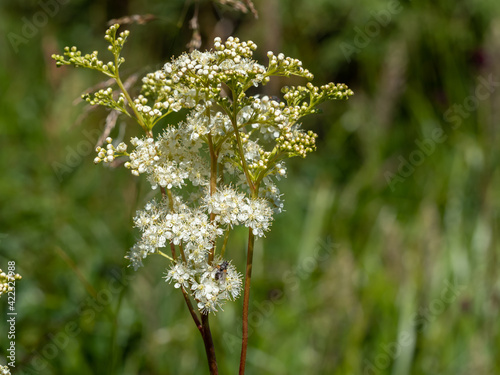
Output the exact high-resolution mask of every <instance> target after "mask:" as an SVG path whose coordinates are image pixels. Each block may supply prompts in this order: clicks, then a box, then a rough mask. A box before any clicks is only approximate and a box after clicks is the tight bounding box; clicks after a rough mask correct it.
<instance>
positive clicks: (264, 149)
mask: <svg viewBox="0 0 500 375" xmlns="http://www.w3.org/2000/svg"><path fill="white" fill-rule="evenodd" d="M118 27H119V25H113V26H112V27H110V28H109V30H108V31H107V32H106V37H105V38H106V40H107V41H108V42H109V43H110V46H109V50H110V51H111V52H112V53H113V55H114V59H113V60H112V61H109V62H105V61H102V60H99V59H98V53H97V52H93V53H91V54H86V55H85V54H82V53H81V52H80V51H78V50H77V48H76V47H73V48H66V49H65V52H64V56H57V55H54V56H53V58H54V59H55V60H56V62H57V65H58V66H60V65H68V64H73V65H75V66H80V67H86V68H89V69H94V70H98V71H100V72H102V73H103V74H105V75H106V76H109V77H112V78H114V79H115V80H116V81H117V82H120V77H119V75H118V69H119V66H120V64H122V63H123V61H124V60H123V58H122V57H121V56H120V53H121V49H122V47H123V45H124V43H125V41H126V39H127V37H128V32H122V33H120V34H118V35H117V29H118ZM256 49H257V45H256V44H255V43H254V42H252V41H241V40H240V39H238V38H235V37H229V38H227V40H225V41H222V39H221V38H215V39H214V48H213V49H212V50H210V51H205V52H202V51H197V50H194V51H192V52H190V53H184V54H182V55H181V56H179V57H177V58H172V60H171V61H169V62H167V63H165V64H164V65H163V67H162V68H161V69H159V70H156V71H154V72H151V73H148V74H147V75H146V76H145V77H143V78H142V80H141V84H142V87H141V92H140V94H139V95H138V96H137V97H135V98H131V97H130V95H129V94H128V93H127V92H126V90H124V92H115V91H113V88H112V87H108V88H104V89H101V90H98V91H97V92H95V93H93V94H88V95H85V100H87V101H88V102H89V103H90V104H92V105H103V106H106V107H108V108H111V109H113V110H116V111H118V112H120V113H123V114H126V115H127V116H130V117H133V118H134V117H135V119H136V120H137V122H138V124H139V125H140V126H141V128H142V129H143V130H144V132H145V135H144V136H143V137H133V138H131V139H130V141H129V142H128V144H127V143H125V142H121V143H119V144H118V145H117V144H116V143H115V144H114V143H113V140H112V139H111V138H110V137H108V138H107V139H106V145H105V146H103V147H97V149H96V152H97V155H96V157H95V159H94V162H95V163H101V162H103V163H112V162H114V161H115V160H116V159H117V158H125V159H128V160H126V161H125V163H124V166H125V167H126V168H128V169H130V171H131V173H132V174H133V175H135V176H141V175H143V176H145V178H146V179H147V180H148V181H149V183H150V184H151V188H152V189H157V191H158V190H160V191H161V197H160V196H159V195H160V194H159V193H158V196H157V197H155V198H154V199H152V200H150V201H149V202H148V203H146V205H145V206H144V208H142V209H140V210H138V211H137V213H136V215H135V217H134V220H133V222H134V227H135V228H137V230H138V231H139V233H140V238H139V239H138V241H137V242H136V243H135V244H134V246H133V247H132V248H131V249H130V250H129V251H128V253H127V255H126V256H125V258H127V259H128V260H129V261H130V264H131V266H133V267H134V269H138V268H139V267H142V266H143V263H144V261H145V259H146V258H148V257H149V256H151V255H152V254H156V253H160V252H161V253H162V255H163V256H166V257H169V256H168V255H166V253H172V257H173V258H172V260H171V264H170V266H169V268H168V271H167V273H166V276H165V281H167V282H170V283H173V284H174V287H175V288H181V289H182V290H183V292H184V293H186V294H188V295H189V298H191V299H194V301H196V303H195V305H196V306H197V308H198V309H199V310H200V311H201V312H203V313H209V312H216V311H218V310H219V309H220V308H222V306H223V305H224V303H225V302H226V301H228V300H233V299H235V298H237V297H238V296H239V294H240V292H241V284H242V281H241V274H239V273H238V272H237V270H236V268H235V266H234V265H233V264H232V263H231V261H230V260H224V259H222V257H221V255H220V254H227V253H230V250H231V249H230V247H229V246H226V245H227V241H228V239H229V232H230V231H231V230H232V229H233V228H234V227H236V226H245V227H247V228H249V230H250V234H251V236H252V240H253V238H254V237H253V236H255V237H257V238H259V237H263V236H264V235H265V233H266V232H267V231H269V230H270V227H271V224H272V221H273V215H274V214H275V213H279V212H282V211H283V209H284V204H283V199H282V194H281V193H280V190H279V188H278V186H277V181H278V180H280V179H282V178H285V177H286V165H285V160H286V159H287V158H290V157H295V156H300V157H305V156H306V155H307V154H308V153H310V152H312V151H314V150H315V148H316V146H315V140H316V137H317V135H316V134H314V133H313V132H311V131H305V130H303V129H302V127H301V124H300V120H301V118H302V117H304V116H306V115H309V114H312V113H315V112H316V111H317V109H316V107H317V105H318V104H320V103H322V102H324V101H325V100H330V99H332V100H337V99H346V98H347V97H349V96H350V95H352V91H351V90H349V89H348V88H347V86H346V85H344V84H333V83H330V84H327V85H323V86H320V87H317V86H314V85H313V84H312V83H310V82H309V83H307V84H305V85H304V86H290V87H285V88H283V90H282V98H279V97H274V96H273V97H270V96H259V95H249V94H248V92H247V91H248V89H249V88H251V87H252V86H259V85H263V84H266V83H268V82H269V80H270V77H272V76H285V77H288V76H292V75H293V76H297V77H302V78H303V79H305V80H311V79H312V78H313V75H312V74H311V72H309V71H308V70H307V69H306V68H304V67H303V66H302V62H301V61H300V60H297V59H294V58H291V57H287V56H285V55H284V54H282V53H279V54H277V55H275V54H274V53H273V52H268V54H267V57H268V64H267V65H264V64H261V63H260V62H258V61H256V60H255V59H254V57H253V53H254V51H255V50H256ZM118 86H120V87H122V86H123V85H118ZM182 109H184V110H185V112H186V115H185V117H184V120H183V121H180V122H178V123H176V124H163V125H162V129H163V130H162V131H158V132H153V128H154V127H155V126H156V125H157V124H158V123H159V122H160V121H161V120H162V119H164V118H165V117H166V116H167V115H169V114H170V113H172V112H179V111H181V110H182ZM180 114H181V113H179V115H180ZM113 164H116V163H113ZM221 243H223V245H222V246H223V249H222V250H221V249H220V244H221ZM252 243H253V242H252ZM252 246H253V245H252ZM165 248H168V251H167V252H164V251H163V250H164V249H165ZM226 250H227V252H226ZM0 293H1V290H0Z"/></svg>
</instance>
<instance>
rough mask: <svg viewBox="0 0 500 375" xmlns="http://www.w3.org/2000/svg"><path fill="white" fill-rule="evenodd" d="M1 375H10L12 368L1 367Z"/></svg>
mask: <svg viewBox="0 0 500 375" xmlns="http://www.w3.org/2000/svg"><path fill="white" fill-rule="evenodd" d="M0 375H10V367H9V366H0Z"/></svg>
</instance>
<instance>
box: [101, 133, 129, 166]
mask: <svg viewBox="0 0 500 375" xmlns="http://www.w3.org/2000/svg"><path fill="white" fill-rule="evenodd" d="M112 142H113V139H112V138H111V137H107V138H106V143H107V145H106V148H103V147H100V146H98V147H97V148H96V150H95V151H96V152H97V156H96V157H95V159H94V163H95V164H98V163H100V162H104V163H111V162H112V161H114V160H115V159H116V158H117V157H119V156H126V155H128V154H127V144H126V143H124V142H121V143H120V144H119V145H118V146H116V147H115V146H114V145H113V143H112Z"/></svg>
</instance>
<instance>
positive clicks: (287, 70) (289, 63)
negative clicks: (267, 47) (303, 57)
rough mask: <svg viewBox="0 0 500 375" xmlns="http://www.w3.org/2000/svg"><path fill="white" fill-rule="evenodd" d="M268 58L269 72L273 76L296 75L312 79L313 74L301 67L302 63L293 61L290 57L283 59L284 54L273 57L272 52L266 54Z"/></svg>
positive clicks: (296, 60)
mask: <svg viewBox="0 0 500 375" xmlns="http://www.w3.org/2000/svg"><path fill="white" fill-rule="evenodd" d="M267 57H268V58H269V68H268V69H269V70H270V71H272V72H273V74H274V75H282V76H286V77H288V76H290V75H297V76H300V77H304V78H306V79H308V80H312V79H313V78H314V76H313V74H312V73H311V72H310V71H309V70H308V69H304V68H303V67H302V61H300V60H298V59H294V58H291V57H285V55H284V54H282V53H280V54H278V56H275V55H274V53H273V52H272V51H269V52H268V53H267Z"/></svg>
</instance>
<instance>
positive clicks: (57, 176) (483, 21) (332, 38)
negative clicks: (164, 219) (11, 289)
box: [0, 0, 500, 375]
mask: <svg viewBox="0 0 500 375" xmlns="http://www.w3.org/2000/svg"><path fill="white" fill-rule="evenodd" d="M48 3H51V4H57V7H56V6H52V8H48V7H47V6H45V7H42V5H41V4H44V5H46V4H48ZM62 3H63V1H61V2H60V3H59V2H57V1H56V0H54V1H52V2H50V1H43V0H42V1H41V2H40V3H39V2H38V1H11V0H7V1H2V4H1V5H0V30H1V34H2V36H3V38H2V39H0V87H1V90H0V93H1V95H2V96H1V101H0V150H1V158H0V171H1V172H2V177H1V179H0V208H1V209H0V267H1V268H6V266H5V264H6V262H7V260H15V261H16V263H17V272H19V273H21V274H22V275H23V280H22V281H20V282H18V283H17V293H16V297H17V305H16V307H17V310H18V314H19V316H18V320H17V327H16V329H17V331H16V334H17V337H16V344H17V346H16V349H17V351H16V355H17V361H18V362H17V365H18V368H17V372H15V373H16V374H22V373H23V370H24V373H25V374H38V373H41V374H79V375H80V374H81V375H86V374H120V375H122V374H123V375H125V374H131V375H132V374H151V375H153V374H154V375H156V374H158V375H160V374H206V373H207V369H206V364H205V362H204V361H205V358H204V352H203V345H202V342H201V340H199V337H198V333H197V332H196V328H195V327H194V326H193V324H192V322H191V320H190V318H189V316H188V313H187V310H186V308H185V306H184V302H183V301H182V298H181V296H180V294H179V293H175V292H173V291H172V288H170V287H167V285H165V283H164V281H163V279H161V278H160V276H161V275H162V272H163V270H164V267H165V264H164V263H163V262H162V260H161V259H160V258H159V257H158V258H153V257H150V258H148V261H147V262H146V263H147V264H146V267H145V268H142V269H140V270H139V271H138V272H137V273H134V272H133V271H132V270H130V269H125V268H124V267H125V266H126V264H127V263H126V261H125V259H123V256H124V255H125V252H126V250H127V249H128V248H129V247H130V246H131V245H132V244H133V242H134V236H136V235H137V233H135V232H131V231H130V226H131V217H132V215H133V213H134V211H135V209H136V207H138V206H139V207H140V206H142V204H143V202H144V201H145V199H147V197H145V196H144V194H145V193H146V192H148V188H147V186H146V185H145V184H146V182H145V181H142V180H141V179H138V178H135V177H133V176H131V175H130V173H129V171H127V170H125V169H120V168H119V169H114V170H111V169H107V168H103V167H102V165H99V166H94V165H93V163H92V159H93V158H94V153H93V150H92V149H93V147H94V145H95V142H96V141H97V138H98V136H99V134H100V131H101V130H102V129H103V127H104V118H105V115H106V112H105V111H104V110H102V109H98V110H96V111H93V112H85V111H86V110H87V109H88V107H87V106H86V105H85V104H83V103H80V104H77V105H73V102H74V99H75V98H78V97H79V95H80V94H81V93H82V92H83V91H84V90H86V89H87V88H89V87H90V86H93V85H95V84H97V83H99V80H100V79H102V77H100V76H99V75H98V74H92V72H87V71H83V70H77V69H67V68H61V69H56V68H55V64H54V62H53V61H51V60H50V55H51V54H52V53H60V52H61V51H62V49H63V47H64V46H66V45H70V46H71V45H78V46H79V48H81V49H82V50H83V51H88V52H91V51H92V50H94V49H101V50H102V49H103V47H104V46H105V41H104V40H103V39H102V36H103V33H104V30H105V29H106V22H107V20H109V19H111V18H117V17H121V16H123V15H127V14H137V13H139V14H145V13H153V14H155V15H157V16H158V17H159V18H158V19H157V20H155V21H152V22H151V23H149V24H147V25H132V26H130V27H129V29H130V30H131V37H130V38H129V43H128V45H127V46H126V48H125V50H124V56H125V58H126V59H127V61H126V63H125V65H124V72H125V73H126V72H127V71H128V72H130V73H133V72H135V71H138V70H139V71H140V73H141V74H143V73H145V72H147V71H151V70H154V69H156V68H157V67H159V66H161V65H162V63H164V62H165V61H166V60H167V59H169V58H170V56H172V55H178V54H179V53H181V52H182V51H183V50H184V49H185V44H186V43H187V42H188V41H189V38H190V34H189V33H190V31H189V30H188V26H187V24H188V20H189V18H190V17H191V15H192V6H191V7H189V8H187V16H186V18H185V19H184V22H183V26H182V27H181V28H179V27H178V26H177V25H178V23H179V20H181V18H182V14H183V12H184V5H183V4H184V3H183V1H143V2H139V1H133V0H130V1H128V2H118V1H117V2H97V1H94V2H91V1H85V0H79V1H77V0H75V1H69V2H68V1H64V4H62ZM264 3H265V4H264ZM273 4H274V5H273ZM256 7H257V9H258V10H259V11H260V18H259V19H258V20H254V19H253V18H252V17H251V16H250V15H246V16H242V15H240V14H237V13H235V12H227V11H225V12H222V13H220V14H219V15H217V14H216V13H214V11H213V8H212V7H211V5H210V4H208V3H202V5H201V8H200V25H201V31H202V37H203V40H204V42H205V44H204V45H203V48H204V47H205V46H206V43H207V41H210V40H211V39H212V36H213V35H214V30H215V22H216V20H215V17H216V16H221V15H222V16H224V17H225V18H227V19H228V20H231V22H233V23H234V25H236V27H237V28H236V30H235V31H234V33H233V34H234V35H236V36H239V37H240V38H241V39H252V40H254V41H255V42H256V43H257V45H258V46H259V50H260V51H263V53H265V51H266V50H268V49H271V50H273V51H275V52H279V51H283V52H285V54H287V55H290V56H292V57H296V58H299V59H301V60H302V61H303V63H304V66H305V67H307V68H309V69H310V70H311V71H312V72H313V73H315V75H316V79H315V81H314V82H315V83H322V82H326V81H334V82H344V83H346V84H348V85H349V87H350V88H352V89H353V90H354V92H355V95H354V96H353V97H352V98H351V99H350V100H349V101H348V102H333V103H326V104H324V105H323V110H324V112H323V114H321V115H316V116H312V117H310V118H308V119H307V121H306V124H305V126H304V127H305V128H309V129H312V130H314V131H315V132H317V133H318V134H319V135H320V137H319V139H318V151H317V152H316V153H315V154H313V155H311V156H310V157H308V158H307V159H306V160H305V161H302V160H296V161H295V160H292V162H291V163H290V164H289V176H288V179H287V180H285V181H284V182H283V183H282V185H281V186H282V189H283V192H284V193H285V197H286V209H287V211H286V212H285V213H284V214H282V215H281V216H279V217H278V219H277V220H276V221H275V223H274V224H273V227H274V228H273V230H272V231H271V233H270V234H269V235H268V236H267V238H266V239H265V240H264V241H258V242H257V246H256V255H255V257H256V258H255V260H254V272H255V273H254V277H253V281H254V284H253V287H254V289H253V292H252V293H253V294H252V296H251V307H250V308H251V311H253V315H251V318H250V322H251V323H250V324H251V325H252V328H253V332H252V333H251V336H250V348H249V353H248V361H249V363H248V366H247V368H248V370H247V373H248V374H249V375H251V374H277V375H285V374H292V373H296V374H325V375H326V374H328V375H330V374H338V375H344V374H370V375H371V374H395V375H405V374H415V375H423V374H429V375H435V374H438V375H445V374H450V375H462V374H463V375H468V374H478V375H492V374H496V373H498V372H499V371H500V367H499V365H498V359H497V358H498V355H499V349H498V348H499V347H500V339H499V330H500V325H499V324H498V322H497V321H498V314H499V309H500V280H499V276H498V269H499V262H500V260H499V251H498V250H499V245H498V242H499V236H500V231H499V229H500V228H499V205H500V197H499V195H500V175H499V171H498V169H497V165H498V162H499V152H498V142H499V126H500V122H499V121H500V113H499V109H500V90H499V89H500V64H499V61H500V60H499V59H500V37H499V35H500V3H498V1H496V0H495V1H494V0H484V1H481V2H477V1H472V0H470V1H447V0H434V1H429V0H423V1H412V2H409V1H400V2H398V1H392V2H391V1H376V2H375V1H354V0H349V1H347V0H340V1H333V0H328V1H327V0H322V1H320V0H315V1H307V0H294V1H281V4H275V2H271V1H259V2H256ZM42 13H43V14H46V13H49V14H50V15H49V16H48V17H46V19H45V21H44V22H42V21H43V20H44V18H43V16H42V15H40V14H42ZM37 15H38V16H37ZM36 17H38V18H36ZM30 22H38V23H39V24H40V25H41V26H40V27H36V26H35V29H32V30H31V32H30V28H29V26H26V25H27V24H28V23H30ZM225 24H229V22H226V23H225ZM33 30H34V31H33ZM218 30H221V29H220V24H219V29H218ZM9 33H15V34H17V35H18V36H19V38H21V39H15V40H16V41H17V42H19V43H14V44H15V46H13V45H12V44H11V42H12V40H13V39H12V38H13V37H12V34H9ZM23 33H24V34H23ZM260 60H261V62H264V63H265V62H267V59H266V57H265V56H264V55H263V56H261V57H260ZM295 83H300V82H298V81H294V82H290V84H295ZM269 90H270V91H269V92H268V93H269V94H272V95H276V94H277V93H276V92H273V91H272V90H273V85H272V83H271V85H270V86H269ZM84 112H85V113H86V116H85V117H83V118H82V117H81V114H82V113H84ZM122 121H125V120H123V119H122V120H120V121H119V124H121V123H122ZM171 121H175V119H172V120H171ZM123 123H124V124H125V123H126V122H123ZM134 132H136V130H133V129H127V137H128V136H129V135H132V134H134ZM112 135H113V136H115V137H116V136H117V135H118V129H116V130H115V132H114V133H113V134H112ZM328 239H330V244H329V245H328ZM244 243H245V239H244V236H243V235H242V236H241V237H240V238H237V237H236V236H235V238H233V239H232V247H231V248H230V249H229V250H228V251H230V252H231V256H234V258H236V259H237V260H236V264H237V265H240V267H241V265H243V257H244ZM325 243H326V245H325ZM156 259H157V261H153V260H156ZM117 279H118V281H117ZM5 297H6V296H3V297H2V300H1V301H0V302H1V303H0V306H1V307H0V309H1V310H0V311H1V314H0V329H1V331H0V353H1V354H0V355H1V357H0V358H2V363H5V361H4V360H3V356H4V355H5V353H6V350H7V348H8V340H7V337H6V336H7V334H6V332H7V327H8V326H7V324H6V319H7V318H6V315H5V313H6V308H7V303H6V302H7V299H6V298H5ZM240 305H241V300H239V301H238V302H237V303H234V304H228V305H227V307H226V309H225V311H224V312H221V313H219V314H217V316H216V317H214V318H213V319H212V329H213V332H214V335H215V340H216V343H215V345H216V349H217V355H218V359H219V363H220V370H221V374H234V373H236V367H237V363H238V359H239V350H240V347H239V345H240V343H239V332H240V322H239V320H238V319H239V317H240V311H241V306H240Z"/></svg>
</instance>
